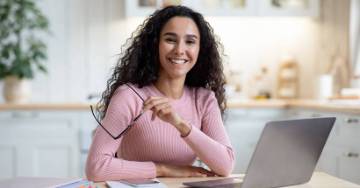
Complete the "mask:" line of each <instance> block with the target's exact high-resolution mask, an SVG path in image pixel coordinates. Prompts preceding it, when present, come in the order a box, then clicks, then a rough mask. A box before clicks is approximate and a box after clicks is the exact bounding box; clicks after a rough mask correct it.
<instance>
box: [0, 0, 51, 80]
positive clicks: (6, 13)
mask: <svg viewBox="0 0 360 188" xmlns="http://www.w3.org/2000/svg"><path fill="white" fill-rule="evenodd" d="M48 28H49V21H48V19H47V18H46V16H45V15H44V14H43V13H42V12H41V10H40V9H39V8H38V7H37V5H36V3H35V2H34V1H33V0H0V79H2V78H4V77H5V76H9V75H14V76H18V77H20V78H33V77H34V73H35V72H36V71H40V72H44V73H46V67H45V65H44V64H43V61H44V60H45V59H46V58H47V55H46V45H45V43H44V42H43V41H41V40H40V39H38V38H36V37H35V36H32V35H33V34H32V31H33V30H36V31H41V32H44V33H47V34H49V29H48ZM5 62H6V64H5Z"/></svg>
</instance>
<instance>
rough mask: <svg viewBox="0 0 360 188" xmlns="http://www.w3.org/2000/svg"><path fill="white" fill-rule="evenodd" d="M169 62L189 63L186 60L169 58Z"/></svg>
mask: <svg viewBox="0 0 360 188" xmlns="http://www.w3.org/2000/svg"><path fill="white" fill-rule="evenodd" d="M169 61H170V62H171V63H173V64H185V63H187V62H188V60H186V59H177V58H169Z"/></svg>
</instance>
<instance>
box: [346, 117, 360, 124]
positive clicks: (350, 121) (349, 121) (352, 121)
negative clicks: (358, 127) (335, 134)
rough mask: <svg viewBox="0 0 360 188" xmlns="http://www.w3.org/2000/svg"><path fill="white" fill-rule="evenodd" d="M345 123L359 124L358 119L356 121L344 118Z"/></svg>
mask: <svg viewBox="0 0 360 188" xmlns="http://www.w3.org/2000/svg"><path fill="white" fill-rule="evenodd" d="M345 122H346V123H359V119H357V118H346V119H345Z"/></svg>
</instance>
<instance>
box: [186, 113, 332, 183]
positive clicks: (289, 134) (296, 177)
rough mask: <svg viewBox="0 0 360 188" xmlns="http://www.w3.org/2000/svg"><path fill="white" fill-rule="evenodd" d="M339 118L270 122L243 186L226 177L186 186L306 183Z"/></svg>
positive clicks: (257, 147)
mask: <svg viewBox="0 0 360 188" xmlns="http://www.w3.org/2000/svg"><path fill="white" fill-rule="evenodd" d="M335 119H336V118H335V117H326V118H311V119H298V120H286V121H272V122H268V123H267V124H266V126H265V128H264V129H263V131H262V134H261V136H260V139H259V141H258V143H257V146H256V149H255V151H254V153H253V155H252V158H251V161H250V163H249V166H248V168H247V171H246V175H245V177H244V179H243V181H242V182H241V183H239V182H238V179H236V178H226V179H221V180H210V181H201V182H185V183H184V185H186V186H190V187H219V188H221V187H227V188H232V187H241V188H272V187H282V186H290V185H297V184H302V183H306V182H308V181H309V180H310V178H311V176H312V174H313V172H314V169H315V166H316V164H317V161H318V159H319V157H320V154H321V152H322V150H323V148H324V145H325V143H326V140H327V138H328V136H329V134H330V131H331V129H332V127H333V125H334V122H335ZM240 126H241V125H240ZM239 152H241V151H239Z"/></svg>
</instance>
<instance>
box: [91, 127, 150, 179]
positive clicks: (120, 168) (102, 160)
mask: <svg viewBox="0 0 360 188" xmlns="http://www.w3.org/2000/svg"><path fill="white" fill-rule="evenodd" d="M118 142H119V141H117V140H114V139H112V138H111V137H109V136H108V135H107V133H105V132H104V131H103V130H102V129H99V130H98V131H97V132H96V133H95V135H94V138H93V142H92V144H91V147H90V151H89V155H88V159H87V162H86V176H87V178H88V179H89V180H92V181H106V180H119V179H130V178H154V177H156V168H155V165H154V163H153V162H138V161H128V160H124V159H121V158H116V157H115V156H114V155H115V153H114V151H116V150H117V147H118V145H119V143H118Z"/></svg>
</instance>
